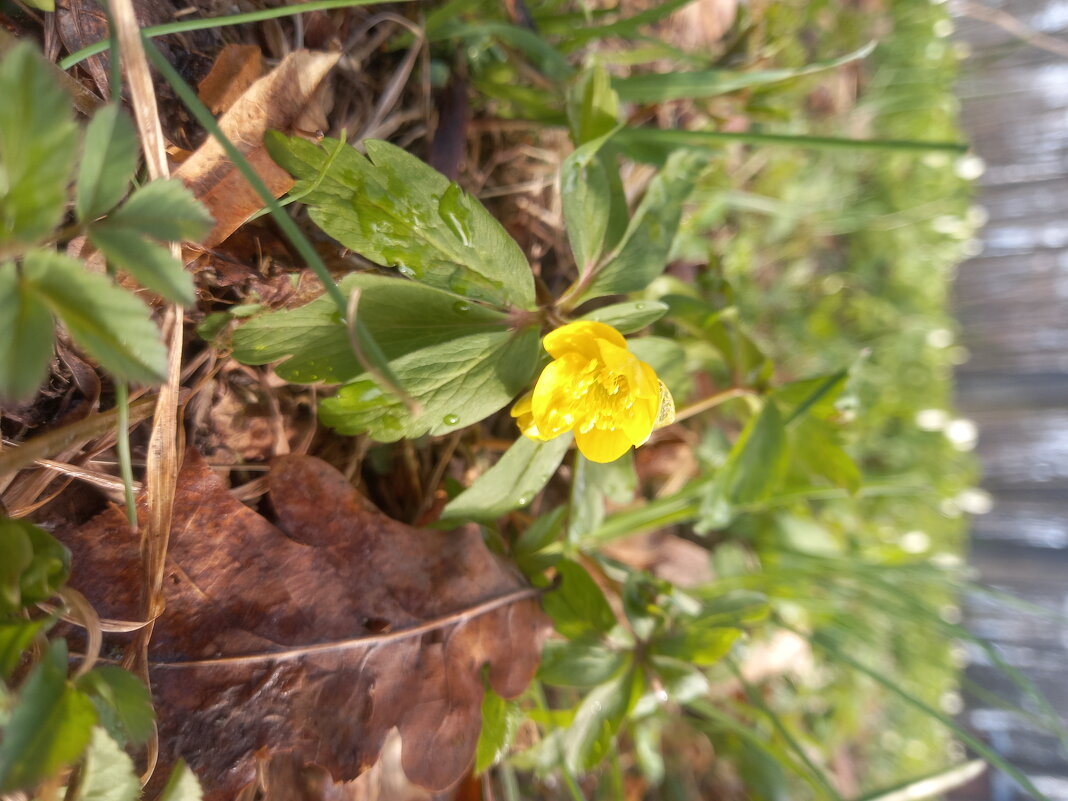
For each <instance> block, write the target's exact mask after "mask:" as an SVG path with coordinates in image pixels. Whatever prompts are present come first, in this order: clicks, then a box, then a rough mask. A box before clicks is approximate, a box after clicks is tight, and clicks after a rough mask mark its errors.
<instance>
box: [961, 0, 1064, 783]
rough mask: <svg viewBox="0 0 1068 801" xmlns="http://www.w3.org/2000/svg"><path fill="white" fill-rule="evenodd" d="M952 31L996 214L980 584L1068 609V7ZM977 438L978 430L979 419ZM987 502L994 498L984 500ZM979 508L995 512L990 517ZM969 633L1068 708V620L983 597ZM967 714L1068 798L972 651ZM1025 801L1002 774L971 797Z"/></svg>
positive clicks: (986, 11)
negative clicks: (995, 695) (997, 700)
mask: <svg viewBox="0 0 1068 801" xmlns="http://www.w3.org/2000/svg"><path fill="white" fill-rule="evenodd" d="M950 10H951V13H953V14H954V15H955V21H956V28H957V29H956V31H955V32H954V34H953V37H952V38H953V40H954V41H955V42H957V43H958V44H961V45H964V46H966V48H967V51H966V52H967V57H966V58H965V60H964V61H963V63H962V65H961V75H960V81H959V84H958V85H959V91H958V96H959V98H960V100H961V114H962V120H961V122H962V127H963V128H964V131H965V133H966V134H967V136H968V137H969V138H970V140H971V142H972V145H973V152H974V153H976V154H978V156H979V157H980V158H981V159H982V162H984V164H985V168H983V166H984V165H980V164H979V163H978V162H976V163H974V164H973V165H972V166H973V167H974V169H975V171H976V172H979V171H980V169H982V174H981V176H980V177H979V191H978V197H977V201H978V203H979V204H980V205H981V207H982V208H983V209H985V213H986V215H988V220H987V222H986V225H985V226H984V228H983V229H982V231H981V234H980V236H981V238H982V252H981V253H979V254H978V255H975V256H974V257H972V258H971V259H970V260H968V261H967V262H965V263H964V264H963V265H962V266H961V268H960V273H959V275H958V278H957V281H956V285H955V288H954V307H955V309H956V313H957V316H958V319H959V321H960V325H961V333H962V342H963V344H964V346H965V347H967V349H968V351H969V354H970V358H969V359H968V361H967V362H965V363H964V364H962V365H961V366H960V367H959V368H958V370H957V393H958V408H959V409H960V411H961V413H962V414H964V415H965V416H966V417H967V418H968V419H970V420H973V421H974V422H975V425H976V427H977V430H978V445H977V448H976V453H977V455H978V457H979V460H980V462H981V464H982V470H983V480H982V486H983V488H984V489H986V490H987V491H988V492H989V493H990V496H991V499H992V504H991V508H990V511H989V513H987V514H984V515H981V516H978V517H976V518H975V519H974V521H973V524H972V550H971V556H970V562H971V564H972V565H973V566H974V567H975V568H976V569H977V570H978V571H979V574H980V579H981V581H983V582H985V583H988V584H990V585H992V586H993V587H995V588H997V589H998V590H1003V591H1005V592H1007V593H1009V594H1011V595H1012V596H1014V597H1015V598H1017V599H1019V600H1020V601H1021V602H1024V603H1028V604H1035V605H1037V606H1040V607H1043V608H1045V609H1047V610H1050V611H1051V612H1054V613H1059V614H1060V615H1062V616H1063V615H1064V614H1066V613H1068V315H1065V311H1064V310H1065V305H1064V304H1065V298H1066V297H1068V191H1066V190H1068V126H1066V122H1068V3H1065V2H1062V1H1061V0H1009V2H1001V3H989V2H988V3H986V4H985V5H984V6H978V5H976V4H974V3H969V2H960V3H954V4H951V5H950ZM959 427H960V428H961V429H962V431H961V433H962V434H963V435H971V434H973V433H974V432H975V429H972V428H970V427H969V425H968V424H967V423H966V422H961V423H960V425H959ZM978 502H979V504H980V505H985V504H986V503H987V500H986V499H980V500H979V501H978ZM980 511H981V510H980ZM965 615H966V622H967V625H968V627H969V628H970V629H971V630H972V631H973V632H974V633H976V634H978V635H980V636H982V637H985V638H988V639H989V640H991V641H992V642H993V643H994V644H995V645H996V647H997V649H998V651H999V653H1000V654H1001V656H1002V657H1003V658H1004V659H1005V661H1006V662H1007V663H1009V664H1010V665H1011V666H1012V667H1014V668H1016V669H1018V670H1020V671H1022V672H1024V673H1026V674H1027V675H1028V676H1029V677H1030V678H1031V679H1032V680H1033V681H1034V682H1035V683H1036V684H1037V686H1038V688H1039V689H1040V690H1041V691H1042V692H1043V693H1044V694H1045V696H1046V698H1047V699H1048V700H1049V702H1050V703H1051V704H1052V706H1053V707H1054V708H1055V709H1056V710H1057V712H1058V713H1059V715H1060V717H1061V718H1062V719H1064V717H1065V716H1066V715H1068V682H1066V681H1065V670H1066V669H1068V625H1066V623H1065V621H1064V619H1063V617H1061V618H1060V619H1051V618H1049V617H1046V618H1042V617H1034V616H1031V615H1029V614H1025V613H1023V612H1022V611H1021V609H1020V608H1019V607H1018V606H1012V605H1004V604H997V603H992V602H991V601H990V600H989V598H988V597H979V596H976V595H972V596H970V598H969V600H968V601H967V604H966V608H965ZM969 651H970V657H971V664H970V666H969V668H968V671H967V680H968V681H970V682H974V686H973V687H972V691H971V692H966V694H965V703H966V707H967V711H966V718H967V720H966V722H967V724H968V725H970V726H971V727H973V728H974V729H975V730H977V731H978V732H980V733H981V734H982V736H983V737H984V738H985V739H986V740H987V741H989V742H990V744H991V745H992V746H993V747H994V748H995V749H996V750H998V751H999V752H1000V753H1001V754H1003V755H1004V756H1005V757H1007V758H1009V759H1011V760H1012V761H1013V762H1015V763H1016V764H1017V765H1018V766H1020V767H1021V768H1022V769H1023V770H1024V771H1025V772H1026V773H1027V774H1028V775H1029V776H1030V777H1031V779H1032V781H1033V782H1034V783H1035V785H1036V787H1038V788H1039V789H1040V790H1042V791H1043V792H1044V793H1046V794H1047V795H1048V796H1049V797H1050V798H1051V799H1068V760H1066V757H1065V754H1064V752H1063V750H1060V749H1059V748H1058V741H1057V739H1056V738H1055V737H1054V736H1053V735H1052V734H1050V733H1048V732H1043V731H1041V730H1040V729H1038V728H1036V727H1035V726H1033V725H1029V724H1028V722H1027V721H1026V719H1024V718H1021V717H1020V716H1018V715H1013V714H1010V713H1009V712H1007V711H1006V710H1005V709H1003V708H1001V707H1000V706H999V705H997V704H992V703H990V702H989V699H987V698H986V697H985V696H984V694H983V693H982V690H984V689H985V690H991V689H993V690H996V691H997V692H999V693H1002V694H1003V695H1004V696H1005V697H1006V698H1009V699H1012V701H1013V702H1014V703H1016V704H1018V705H1019V706H1021V707H1022V708H1024V709H1030V710H1032V711H1033V710H1034V703H1033V701H1032V699H1029V698H1028V697H1027V695H1026V693H1024V692H1023V691H1022V690H1021V689H1020V688H1019V687H1016V686H1014V684H1013V682H1012V681H1011V678H1010V677H1009V676H1007V675H1006V673H1005V672H1004V671H1003V670H999V669H997V667H996V666H994V665H993V664H992V663H991V660H990V658H989V656H988V655H987V654H985V653H984V652H982V651H981V650H980V649H976V648H971V649H969ZM957 797H958V798H960V799H962V801H963V799H968V800H969V801H971V800H972V799H974V801H980V799H991V801H1010V799H1017V798H1025V797H1027V796H1026V795H1024V794H1023V793H1022V791H1020V790H1019V789H1017V788H1016V787H1015V786H1014V785H1012V784H1011V783H1010V782H1009V781H1008V780H1007V779H1005V777H1004V776H1001V775H999V774H997V773H991V774H989V775H988V776H987V777H986V778H985V779H984V780H982V781H979V782H977V783H975V784H973V785H972V786H971V787H969V788H968V789H967V790H966V791H962V792H960V793H959V794H958V795H957Z"/></svg>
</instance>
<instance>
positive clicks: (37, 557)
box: [0, 517, 70, 611]
mask: <svg viewBox="0 0 1068 801" xmlns="http://www.w3.org/2000/svg"><path fill="white" fill-rule="evenodd" d="M27 556H28V558H27ZM0 557H2V558H3V560H4V568H3V573H2V574H0V610H2V609H3V605H6V604H10V607H9V610H8V611H14V610H17V609H19V608H21V607H23V606H28V605H30V604H34V603H37V602H38V601H45V600H48V599H49V598H50V597H52V595H53V594H54V593H55V591H56V590H57V589H59V588H60V587H62V586H63V584H64V583H66V581H67V577H68V576H69V575H70V551H68V550H67V549H66V547H64V545H63V544H62V543H61V542H59V540H57V539H56V538H55V537H53V536H52V535H51V534H49V533H48V532H47V531H45V530H44V529H41V528H38V527H37V526H35V525H33V524H32V523H30V522H29V521H27V520H11V519H9V518H6V517H0ZM9 559H10V562H8V560H9Z"/></svg>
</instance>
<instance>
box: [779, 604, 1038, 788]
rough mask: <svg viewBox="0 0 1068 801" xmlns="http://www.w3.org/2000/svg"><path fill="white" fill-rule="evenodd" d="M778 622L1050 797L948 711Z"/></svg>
mask: <svg viewBox="0 0 1068 801" xmlns="http://www.w3.org/2000/svg"><path fill="white" fill-rule="evenodd" d="M778 622H779V625H780V626H782V627H783V628H784V629H786V630H788V631H792V632H793V633H794V634H797V635H798V636H801V637H804V638H805V639H807V640H808V641H809V642H810V643H812V645H813V646H814V647H816V648H818V649H819V650H821V651H823V652H824V653H826V654H828V655H829V656H831V657H832V658H834V659H837V660H838V661H839V662H841V663H842V664H844V665H848V666H849V667H851V668H853V670H856V671H857V672H858V673H862V674H864V675H865V676H867V677H868V678H870V679H871V680H872V681H874V682H875V683H876V684H879V685H881V686H882V687H884V688H885V689H887V690H889V691H890V692H891V693H892V694H893V695H896V696H897V697H898V698H900V699H901V700H902V701H904V702H905V703H907V704H909V705H910V706H914V707H916V708H917V709H919V710H920V711H921V712H923V713H924V714H926V715H928V716H929V717H930V718H931V719H932V720H937V721H938V722H939V723H941V724H942V725H943V726H945V727H946V728H947V729H949V730H950V731H952V732H953V733H954V734H955V735H956V736H957V737H958V738H959V739H960V740H961V741H962V742H964V743H965V744H967V746H968V747H969V748H971V749H972V750H973V751H975V752H976V753H977V754H979V755H980V756H981V757H983V759H985V760H986V761H987V762H989V763H990V764H992V765H994V766H995V767H996V768H998V769H999V770H1001V771H1002V772H1004V773H1005V774H1006V775H1008V776H1009V777H1010V778H1011V779H1012V780H1013V781H1014V782H1016V784H1018V785H1019V786H1020V787H1021V788H1022V789H1023V790H1024V791H1025V792H1028V793H1030V794H1031V795H1032V796H1034V797H1035V798H1037V799H1040V801H1050V799H1049V797H1048V796H1046V795H1045V794H1044V793H1042V792H1041V791H1040V790H1039V789H1038V788H1037V787H1035V785H1034V784H1033V783H1032V782H1031V780H1030V779H1029V778H1027V776H1026V775H1024V773H1023V772H1022V771H1020V770H1019V768H1017V767H1016V766H1015V765H1012V764H1011V763H1009V762H1008V761H1007V760H1006V759H1005V758H1004V757H1002V756H1001V754H999V753H998V752H997V751H995V750H994V749H992V748H990V746H988V745H987V744H986V743H984V742H983V741H982V740H979V739H978V738H976V737H974V736H972V735H971V734H969V733H968V732H967V731H965V730H964V729H963V728H961V727H960V726H958V725H957V723H956V722H955V721H954V720H953V719H952V718H951V717H949V716H948V715H946V714H944V713H943V712H941V711H939V710H937V709H935V708H934V707H932V706H930V705H929V704H927V703H925V702H923V701H921V700H920V699H919V698H917V697H916V696H914V695H911V694H910V693H908V692H906V691H905V690H903V689H901V687H899V686H898V685H897V684H895V683H894V682H893V680H891V679H889V678H887V677H886V676H884V675H883V674H882V673H880V672H879V671H878V670H875V669H874V668H871V667H869V666H868V665H865V664H864V663H862V662H859V661H857V660H856V659H854V658H853V657H851V656H849V655H848V654H846V653H845V652H844V651H843V650H842V649H841V648H839V647H838V646H836V645H835V644H834V643H832V642H830V641H829V640H828V639H827V638H826V637H822V636H820V634H819V633H818V632H817V633H815V634H807V633H805V632H802V631H799V630H798V629H795V628H794V627H792V626H789V625H787V624H786V623H784V622H782V621H781V620H780V621H778Z"/></svg>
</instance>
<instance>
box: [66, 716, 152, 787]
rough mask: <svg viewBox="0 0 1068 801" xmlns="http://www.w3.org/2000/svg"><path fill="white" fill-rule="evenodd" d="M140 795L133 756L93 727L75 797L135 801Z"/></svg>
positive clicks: (139, 785)
mask: <svg viewBox="0 0 1068 801" xmlns="http://www.w3.org/2000/svg"><path fill="white" fill-rule="evenodd" d="M140 797H141V781H140V779H138V777H137V773H136V772H135V770H134V763H133V760H132V759H130V757H129V756H128V755H127V753H126V752H125V751H123V750H122V748H121V747H119V744H118V743H116V742H115V741H114V740H113V739H111V737H110V736H108V733H107V732H106V731H104V729H102V728H100V727H99V726H95V727H93V735H92V739H91V740H90V741H89V750H88V751H87V752H86V754H85V764H84V766H83V767H82V778H81V787H80V790H79V792H78V801H137V799H138V798H140Z"/></svg>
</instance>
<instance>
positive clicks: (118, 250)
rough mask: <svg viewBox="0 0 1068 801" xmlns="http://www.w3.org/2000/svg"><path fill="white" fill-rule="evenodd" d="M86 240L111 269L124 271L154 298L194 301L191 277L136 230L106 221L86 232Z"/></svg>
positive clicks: (189, 302) (167, 253)
mask: <svg viewBox="0 0 1068 801" xmlns="http://www.w3.org/2000/svg"><path fill="white" fill-rule="evenodd" d="M89 240H90V241H91V242H92V243H93V245H95V246H96V247H97V248H99V249H100V251H101V252H102V253H103V254H104V256H105V257H106V258H107V260H108V262H109V263H110V264H111V265H112V266H113V267H117V268H118V269H120V270H125V271H126V272H128V273H129V274H130V275H132V276H133V277H134V278H136V279H137V280H138V281H139V282H140V283H141V284H142V286H145V287H147V288H148V289H151V290H152V291H153V292H155V293H156V294H157V295H160V296H162V297H164V298H166V299H167V300H170V301H173V302H174V303H181V304H182V305H183V306H192V305H193V304H194V303H195V302H196V299H197V296H196V291H195V289H194V288H193V277H192V276H191V275H189V273H187V272H186V271H185V269H184V268H183V267H182V263H181V262H180V261H178V259H176V258H175V257H174V256H173V255H171V252H170V251H169V250H168V249H167V248H164V247H161V246H160V245H157V244H154V243H152V242H149V241H147V240H146V239H145V238H144V237H143V236H141V235H140V234H139V233H138V232H137V231H131V230H129V229H126V228H117V227H115V226H113V225H109V224H108V223H107V221H104V222H103V223H100V224H99V225H94V226H92V227H91V228H90V229H89Z"/></svg>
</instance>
